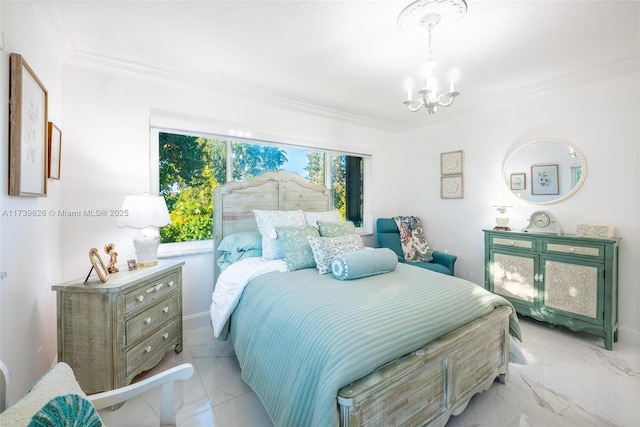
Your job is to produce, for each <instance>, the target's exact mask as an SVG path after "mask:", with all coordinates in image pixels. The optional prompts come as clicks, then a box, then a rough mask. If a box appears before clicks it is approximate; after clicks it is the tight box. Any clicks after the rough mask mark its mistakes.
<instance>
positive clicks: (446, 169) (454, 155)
mask: <svg viewBox="0 0 640 427" xmlns="http://www.w3.org/2000/svg"><path fill="white" fill-rule="evenodd" d="M462 154H463V152H462V150H459V151H449V152H447V153H440V175H458V174H461V173H462V160H463V159H462V157H463V156H462Z"/></svg>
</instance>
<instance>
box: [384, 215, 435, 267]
mask: <svg viewBox="0 0 640 427" xmlns="http://www.w3.org/2000/svg"><path fill="white" fill-rule="evenodd" d="M393 219H394V221H395V222H396V225H397V226H398V230H399V231H400V244H401V245H402V251H403V252H404V259H405V260H406V261H427V262H430V261H432V260H433V257H432V256H431V253H432V251H430V250H429V245H428V244H427V240H426V239H425V238H424V233H423V232H422V223H421V222H420V218H418V217H415V216H394V217H393Z"/></svg>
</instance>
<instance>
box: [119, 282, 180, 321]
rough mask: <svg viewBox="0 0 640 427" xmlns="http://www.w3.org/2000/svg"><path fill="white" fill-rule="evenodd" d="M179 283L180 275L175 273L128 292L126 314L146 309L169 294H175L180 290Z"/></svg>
mask: <svg viewBox="0 0 640 427" xmlns="http://www.w3.org/2000/svg"><path fill="white" fill-rule="evenodd" d="M178 283H179V278H178V273H173V274H169V275H167V276H164V277H161V278H159V279H157V280H154V281H152V282H150V283H148V284H146V285H144V286H141V287H139V288H137V289H136V290H134V291H132V292H128V293H127V295H126V297H125V303H126V309H125V312H126V313H131V312H132V311H134V310H136V309H138V308H140V307H144V306H146V305H148V304H150V303H152V302H153V301H156V300H157V299H159V298H162V297H164V296H165V295H167V294H168V293H169V292H174V291H175V290H176V289H177V288H178Z"/></svg>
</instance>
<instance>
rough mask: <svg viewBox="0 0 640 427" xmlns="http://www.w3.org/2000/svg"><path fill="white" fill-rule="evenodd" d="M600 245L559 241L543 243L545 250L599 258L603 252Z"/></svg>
mask: <svg viewBox="0 0 640 427" xmlns="http://www.w3.org/2000/svg"><path fill="white" fill-rule="evenodd" d="M603 249H604V248H603V247H602V246H583V245H567V244H561V243H550V242H545V243H544V251H545V252H556V253H563V254H571V255H587V256H592V257H598V258H601V257H602V255H603V254H604V251H603Z"/></svg>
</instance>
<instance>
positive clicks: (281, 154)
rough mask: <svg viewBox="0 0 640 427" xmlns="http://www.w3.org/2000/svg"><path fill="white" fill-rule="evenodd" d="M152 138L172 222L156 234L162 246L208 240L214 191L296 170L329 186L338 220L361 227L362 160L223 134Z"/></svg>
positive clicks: (161, 190)
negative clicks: (267, 173) (228, 184)
mask: <svg viewBox="0 0 640 427" xmlns="http://www.w3.org/2000/svg"><path fill="white" fill-rule="evenodd" d="M152 135H157V139H158V141H157V146H158V165H159V167H158V169H159V170H158V183H159V187H158V190H159V194H161V195H162V196H164V197H165V200H166V201H167V207H168V209H169V214H170V215H171V221H172V225H170V226H167V227H163V228H162V229H161V230H160V236H161V242H162V243H171V242H193V241H200V240H210V239H211V238H212V229H213V189H214V188H215V187H217V186H218V185H223V184H225V183H226V182H227V181H230V180H234V181H241V180H244V179H248V178H253V177H256V176H258V175H260V174H261V173H262V172H264V171H267V170H280V169H283V170H286V171H289V172H296V173H298V174H300V176H302V177H303V178H304V179H306V180H308V181H311V182H315V183H318V184H323V185H326V186H328V187H330V188H332V189H333V192H334V207H335V208H336V209H338V210H339V211H340V213H341V215H342V217H343V218H344V219H346V220H350V221H353V222H354V224H355V225H356V227H363V226H364V216H363V212H364V207H363V206H364V200H365V198H364V169H365V168H364V164H365V159H366V158H365V157H363V156H355V155H351V154H346V153H336V152H328V151H323V150H317V149H312V148H305V147H298V146H285V145H278V144H274V143H268V142H263V141H252V140H242V139H239V138H233V137H225V136H214V135H199V136H198V135H188V134H179V133H175V132H174V131H172V132H164V131H157V132H152Z"/></svg>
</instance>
